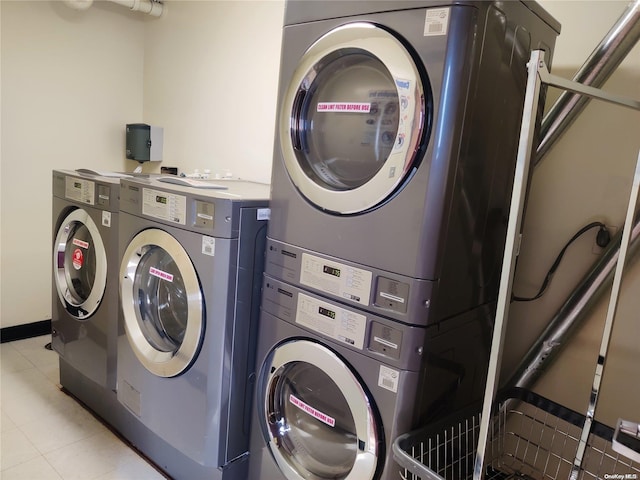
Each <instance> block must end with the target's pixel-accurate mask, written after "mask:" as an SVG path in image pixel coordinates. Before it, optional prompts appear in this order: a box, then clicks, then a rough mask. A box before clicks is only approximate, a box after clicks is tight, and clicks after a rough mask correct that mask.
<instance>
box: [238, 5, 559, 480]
mask: <svg viewBox="0 0 640 480" xmlns="http://www.w3.org/2000/svg"><path fill="white" fill-rule="evenodd" d="M558 33H559V25H558V24H557V22H555V21H554V20H553V19H552V18H551V17H550V16H549V15H548V14H546V12H544V11H543V10H542V9H541V8H540V7H539V6H538V5H537V4H535V3H532V2H516V1H513V2H470V1H456V2H449V3H448V2H443V1H437V2H436V1H432V2H428V1H410V2H404V1H396V2H385V1H381V2H313V1H295V2H288V3H287V6H286V13H285V26H284V33H283V46H282V58H281V62H282V63H281V72H280V87H279V103H278V105H279V116H278V120H277V135H276V142H275V152H274V163H273V177H272V196H271V220H270V224H269V230H268V235H267V254H266V264H265V280H264V286H263V300H262V314H261V321H260V335H259V343H258V351H257V358H258V364H257V365H258V366H257V381H256V385H257V389H256V400H255V410H254V422H255V423H254V426H253V431H254V434H253V435H252V445H251V461H250V464H251V465H250V478H251V479H264V480H275V479H279V478H286V479H289V480H299V479H303V478H304V479H307V478H340V479H349V480H356V479H357V480H369V479H385V480H386V479H391V478H398V472H397V468H396V467H397V466H394V463H393V461H392V453H391V443H392V442H393V440H394V439H395V438H396V437H397V436H398V435H399V434H401V433H404V432H406V431H408V430H410V429H411V428H413V427H415V426H416V425H417V424H418V423H422V422H426V421H428V420H429V419H430V418H433V417H434V416H437V415H441V414H445V413H448V412H450V411H454V410H457V409H459V408H461V407H463V406H464V405H466V404H468V403H470V402H473V401H475V400H478V399H479V398H481V396H482V393H483V389H484V381H485V377H486V367H487V363H488V353H489V352H488V351H489V343H490V337H491V330H492V322H493V316H494V310H495V301H496V298H497V291H498V283H499V274H500V263H501V259H502V253H503V250H504V241H505V240H504V238H505V235H506V223H507V216H508V207H509V198H510V193H511V187H512V179H513V175H514V167H515V159H516V150H517V141H518V132H519V128H520V118H521V112H522V105H523V101H524V93H525V81H526V76H527V70H526V63H527V60H528V59H529V55H530V51H531V49H537V48H539V49H543V50H545V51H546V52H547V59H548V60H549V61H551V58H550V57H551V52H552V49H553V46H554V43H555V39H556V36H557V34H558Z"/></svg>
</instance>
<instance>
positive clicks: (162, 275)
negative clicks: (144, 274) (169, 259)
mask: <svg viewBox="0 0 640 480" xmlns="http://www.w3.org/2000/svg"><path fill="white" fill-rule="evenodd" d="M149 273H150V274H151V275H153V276H154V277H158V278H161V279H163V280H166V281H168V282H173V275H171V274H170V273H167V272H163V271H162V270H159V269H157V268H155V267H151V268H149Z"/></svg>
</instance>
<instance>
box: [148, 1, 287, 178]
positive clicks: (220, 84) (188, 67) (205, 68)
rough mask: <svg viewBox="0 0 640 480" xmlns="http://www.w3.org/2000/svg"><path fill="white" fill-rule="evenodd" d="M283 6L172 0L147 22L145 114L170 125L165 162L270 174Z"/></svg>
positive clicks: (182, 166) (183, 166)
mask: <svg viewBox="0 0 640 480" xmlns="http://www.w3.org/2000/svg"><path fill="white" fill-rule="evenodd" d="M283 13H284V2H282V1H267V2H265V1H242V2H229V1H170V2H167V8H166V14H165V15H164V17H163V18H162V19H160V21H157V22H148V23H147V32H146V44H145V63H144V74H145V91H144V116H145V119H146V121H147V123H151V124H157V125H161V126H163V127H164V160H163V162H162V165H166V166H177V167H179V168H180V171H181V172H185V173H190V172H193V171H194V170H195V169H199V170H200V171H201V172H202V171H203V170H204V169H209V170H211V172H212V173H214V174H215V173H221V174H222V173H225V171H228V172H230V173H231V174H232V175H233V176H236V177H240V178H245V179H250V180H257V181H263V182H269V181H270V178H271V157H272V149H273V134H274V128H275V108H276V94H277V85H278V69H279V63H280V45H281V35H282V21H283ZM156 167H157V168H159V166H156Z"/></svg>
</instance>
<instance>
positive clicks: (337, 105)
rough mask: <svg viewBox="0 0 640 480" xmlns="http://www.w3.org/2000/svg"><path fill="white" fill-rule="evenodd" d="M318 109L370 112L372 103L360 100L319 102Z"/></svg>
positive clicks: (323, 110)
mask: <svg viewBox="0 0 640 480" xmlns="http://www.w3.org/2000/svg"><path fill="white" fill-rule="evenodd" d="M316 110H317V111H318V112H355V113H369V111H370V110H371V104H370V103H360V102H318V106H317V107H316Z"/></svg>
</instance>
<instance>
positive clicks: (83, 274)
mask: <svg viewBox="0 0 640 480" xmlns="http://www.w3.org/2000/svg"><path fill="white" fill-rule="evenodd" d="M53 272H54V274H53V276H54V279H55V285H56V290H57V292H58V298H59V299H60V302H61V303H62V304H63V305H64V307H65V309H66V310H67V312H68V313H69V314H70V315H71V316H73V317H75V318H77V319H78V320H86V319H87V318H89V317H90V316H91V315H92V314H93V313H94V312H95V311H96V310H97V309H98V307H99V306H100V303H101V302H102V298H103V296H104V292H105V288H106V285H107V254H106V251H105V248H104V243H103V241H102V236H101V235H100V231H99V230H98V227H97V226H96V224H95V222H94V221H93V219H92V218H91V217H90V216H89V213H88V212H87V211H86V210H84V209H81V208H78V209H74V210H72V211H71V212H69V213H68V214H67V216H66V217H65V218H64V220H63V221H62V223H61V224H60V226H59V227H58V231H57V233H56V238H55V242H54V251H53Z"/></svg>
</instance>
